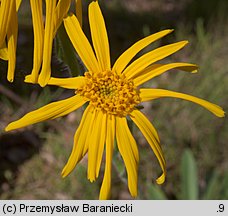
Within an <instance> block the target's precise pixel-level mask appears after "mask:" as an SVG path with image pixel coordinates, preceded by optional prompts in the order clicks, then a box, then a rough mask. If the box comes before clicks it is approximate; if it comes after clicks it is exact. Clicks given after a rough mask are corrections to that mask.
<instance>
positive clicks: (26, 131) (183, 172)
mask: <svg viewBox="0 0 228 216" xmlns="http://www.w3.org/2000/svg"><path fill="white" fill-rule="evenodd" d="M100 3H101V7H102V11H103V14H104V17H105V19H106V26H107V30H108V34H109V39H110V45H111V55H112V62H114V61H115V59H116V58H117V57H118V56H119V55H120V54H121V53H122V52H123V51H124V50H125V49H126V48H128V47H129V46H130V45H132V44H133V43H134V42H136V41H137V40H139V39H141V38H143V37H145V36H147V35H149V34H152V33H154V32H157V31H159V30H162V29H166V28H174V29H175V31H174V33H172V34H171V35H169V36H167V37H165V38H164V39H162V40H160V41H159V42H156V43H154V44H153V45H151V46H150V47H148V48H147V49H145V50H144V51H145V52H146V51H148V50H150V49H152V48H155V47H158V46H160V45H163V44H167V43H172V42H176V41H179V40H189V42H190V44H189V45H188V46H187V47H186V48H185V49H183V50H181V51H180V52H178V53H176V54H175V55H172V56H171V57H168V58H167V59H166V60H165V61H164V62H174V61H185V62H191V63H196V64H198V65H199V66H200V70H199V73H197V74H188V73H184V72H180V71H171V72H168V73H166V74H164V75H162V76H160V77H157V78H155V79H154V80H152V81H150V82H147V83H146V84H145V86H147V87H152V88H165V89H170V90H174V91H180V92H184V93H188V94H191V95H194V96H198V97H200V98H204V99H206V100H208V101H211V102H213V103H216V104H218V105H220V106H222V107H223V108H224V110H225V111H227V109H228V88H227V84H228V76H227V72H228V64H227V60H228V46H227V44H228V17H227V14H228V1H227V0H208V1H203V0H181V1H178V3H177V1H175V0H125V1H121V0H106V1H102V0H101V1H100ZM87 5H88V4H87V3H85V4H84V5H83V6H84V12H85V13H84V14H85V15H84V29H85V31H86V33H87V35H89V30H88V19H87V16H86V13H87V12H86V11H87ZM56 41H57V42H56V43H58V40H56ZM57 47H58V46H57ZM32 49H33V31H32V25H31V14H30V6H29V4H28V1H23V3H22V6H21V9H20V11H19V40H18V51H17V52H18V57H17V69H16V77H15V82H14V83H13V84H9V83H8V82H7V81H6V69H7V64H6V62H3V61H1V62H0V74H1V76H0V199H97V198H98V195H99V188H100V185H101V181H102V176H103V170H104V166H102V170H101V173H100V177H99V179H98V180H97V181H96V182H95V183H90V182H89V181H88V180H87V179H86V170H87V158H86V157H85V158H84V159H83V160H82V161H81V163H80V164H79V165H78V166H77V168H76V169H75V170H74V172H73V173H72V174H71V175H70V176H68V177H67V178H65V179H62V178H61V175H60V174H61V170H62V168H63V166H64V165H65V163H66V161H67V159H68V156H69V154H70V152H71V148H72V144H73V135H74V132H75V130H76V128H77V127H78V125H79V122H80V118H81V115H82V112H83V110H82V109H80V110H78V111H76V112H73V113H71V114H69V115H68V116H66V117H64V118H61V119H57V120H52V121H48V122H45V123H40V124H36V125H33V126H29V127H26V128H23V129H20V130H17V131H14V132H11V133H5V132H4V127H5V126H6V125H7V124H8V123H9V122H11V121H13V120H16V119H18V118H19V117H21V116H22V115H23V114H25V113H27V112H29V111H31V110H33V109H35V108H38V107H40V106H42V105H44V104H47V103H48V102H51V101H55V100H59V99H63V98H66V97H68V96H71V95H73V93H74V92H71V91H65V90H62V89H58V88H55V87H52V88H50V87H45V88H44V89H41V88H40V87H39V86H36V85H29V84H25V83H23V79H24V76H25V75H26V74H29V73H30V72H31V69H32V55H33V50H32ZM55 51H56V50H55ZM57 51H58V50H57ZM141 54H142V53H141ZM52 68H53V74H54V76H67V75H68V72H69V68H68V67H67V66H66V65H65V64H64V62H62V61H61V60H60V59H59V58H58V59H57V57H56V56H53V62H52ZM143 105H144V110H143V112H144V113H146V115H147V116H148V118H149V119H150V120H151V121H152V122H153V124H154V126H155V127H156V128H157V130H158V133H159V135H160V138H161V145H162V148H163V150H164V154H165V158H166V161H167V180H166V182H165V183H164V184H163V185H160V186H158V185H156V183H155V179H156V178H157V177H158V176H159V174H160V168H159V166H158V163H157V160H156V158H155V156H154V154H153V152H152V151H151V150H150V147H149V145H148V144H147V142H146V141H145V139H144V138H143V136H142V134H141V133H140V132H139V131H138V130H137V128H136V127H133V131H134V136H135V139H136V141H137V143H138V146H139V151H140V165H139V174H138V175H139V186H138V188H139V196H138V197H137V198H138V199H228V158H227V155H228V124H227V117H225V118H223V119H221V118H217V117H215V116H213V115H212V114H211V113H209V112H208V111H206V110H204V109H203V108H201V107H199V106H197V105H195V104H192V103H190V102H186V101H181V100H178V99H159V100H155V101H153V102H152V103H146V104H143ZM114 159H115V163H114V164H113V172H112V197H111V199H131V197H130V195H129V192H128V189H127V185H126V173H125V169H124V166H123V163H122V160H121V159H120V157H119V155H118V154H115V157H114Z"/></svg>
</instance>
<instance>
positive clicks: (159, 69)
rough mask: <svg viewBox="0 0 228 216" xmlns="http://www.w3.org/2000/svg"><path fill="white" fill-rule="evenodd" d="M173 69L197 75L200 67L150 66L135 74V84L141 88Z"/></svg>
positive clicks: (184, 64)
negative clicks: (142, 85) (147, 82)
mask: <svg viewBox="0 0 228 216" xmlns="http://www.w3.org/2000/svg"><path fill="white" fill-rule="evenodd" d="M171 69H178V70H182V71H186V72H191V73H196V72H197V69H198V66H197V65H195V64H189V63H182V62H180V63H179V62H177V63H170V64H164V65H163V64H156V65H150V66H149V67H147V68H145V69H144V70H142V71H140V72H139V73H138V74H135V75H134V77H132V78H133V80H134V84H135V85H136V86H139V85H141V84H143V83H145V82H146V81H148V80H150V79H153V78H154V77H156V76H159V75H161V74H163V73H164V72H166V71H168V70H171Z"/></svg>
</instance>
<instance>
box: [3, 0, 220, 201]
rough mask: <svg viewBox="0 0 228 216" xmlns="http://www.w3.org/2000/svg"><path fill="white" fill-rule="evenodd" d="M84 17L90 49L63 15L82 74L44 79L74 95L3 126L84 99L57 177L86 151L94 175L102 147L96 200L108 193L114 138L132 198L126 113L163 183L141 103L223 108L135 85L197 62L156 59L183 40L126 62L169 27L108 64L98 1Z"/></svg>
mask: <svg viewBox="0 0 228 216" xmlns="http://www.w3.org/2000/svg"><path fill="white" fill-rule="evenodd" d="M89 22H90V29H91V36H92V42H93V48H94V51H95V53H94V51H93V48H92V47H91V45H90V43H89V41H88V39H87V38H86V36H85V35H84V33H83V31H82V29H81V26H80V23H79V21H78V20H77V18H76V17H75V16H74V15H70V16H68V17H67V18H65V19H64V24H65V28H66V30H67V33H68V35H69V37H70V39H71V41H72V43H73V45H74V47H75V49H76V51H77V53H78V55H79V56H80V58H81V59H82V61H83V63H84V65H85V66H86V68H87V72H85V74H84V76H81V77H75V78H63V79H60V78H51V79H50V80H49V81H48V84H49V85H57V86H60V87H63V88H68V89H75V94H76V95H75V96H73V97H71V98H68V99H65V100H62V101H58V102H54V103H51V104H48V105H46V106H44V107H42V108H40V109H38V110H35V111H33V112H30V113H28V114H26V115H25V116H24V117H22V118H21V119H19V120H18V121H15V122H12V123H10V124H9V125H8V126H7V127H6V131H9V130H13V129H16V128H21V127H24V126H27V125H30V124H34V123H37V122H41V121H45V120H47V119H54V118H57V117H60V116H64V115H66V114H68V113H70V112H72V111H74V110H76V109H78V108H79V107H81V106H82V105H83V104H85V103H86V102H88V106H87V108H86V110H85V112H84V114H83V117H82V120H81V122H80V125H79V127H78V129H77V131H76V133H75V136H74V146H73V149H72V153H71V155H70V157H69V160H68V162H67V164H66V166H65V167H64V169H63V171H62V176H63V177H65V176H67V175H68V174H69V173H71V172H72V170H73V169H74V167H75V166H76V165H77V164H78V163H79V161H80V160H81V159H82V158H83V156H84V155H85V154H86V153H88V179H89V180H90V181H94V180H95V179H96V178H97V177H98V176H99V171H100V165H101V162H102V155H103V151H104V148H105V154H106V157H105V158H106V159H105V162H106V164H105V173H104V179H103V183H102V186H101V191H100V199H107V198H109V195H110V188H111V169H112V154H113V149H114V140H115V139H116V141H117V147H118V149H119V152H120V154H121V156H122V158H123V161H124V163H125V166H126V170H127V175H128V187H129V191H130V193H131V195H132V196H133V197H136V196H137V171H138V162H139V153H138V148H137V144H136V141H135V139H134V137H133V136H132V134H131V131H130V130H129V127H128V123H127V119H126V117H127V116H128V117H130V118H131V119H132V121H133V122H134V123H135V124H136V125H137V127H138V128H139V129H140V130H141V132H142V133H143V135H144V136H145V138H146V140H147V141H148V143H149V145H150V147H151V148H152V150H153V152H154V153H155V155H156V157H157V159H158V162H159V164H160V166H161V169H162V175H161V176H160V177H159V178H158V179H157V183H158V184H161V183H163V182H164V180H165V176H166V168H165V166H166V163H165V159H164V156H163V152H162V149H161V146H160V140H159V136H158V134H157V132H156V130H155V128H154V126H153V125H152V124H151V123H150V122H149V120H148V119H147V118H146V117H145V115H144V114H143V113H142V112H141V111H139V110H138V109H137V105H138V104H139V103H140V102H143V101H149V100H154V99H157V98H161V97H176V98H181V99H185V100H189V101H192V102H195V103H197V104H199V105H201V106H203V107H205V108H206V109H208V110H209V111H211V112H212V113H214V114H215V115H216V116H218V117H223V116H224V111H223V110H222V108H221V107H219V106H217V105H215V104H212V103H209V102H207V101H205V100H202V99H199V98H196V97H193V96H190V95H186V94H182V93H178V92H173V91H168V90H164V89H144V88H139V86H140V85H141V84H142V83H144V82H146V81H148V80H150V79H152V78H154V77H155V76H158V75H160V74H162V73H164V72H166V71H167V70H170V69H180V70H183V71H186V72H196V70H197V66H196V65H194V64H189V63H179V62H177V63H170V64H155V62H157V61H159V60H161V59H163V58H165V57H167V56H169V55H171V54H173V53H175V52H177V51H178V50H180V49H181V48H183V47H184V46H185V45H186V44H187V41H181V42H177V43H173V44H169V45H166V46H162V47H160V48H157V49H155V50H152V51H150V52H148V53H146V54H144V55H142V56H141V57H139V58H138V59H136V60H134V61H133V62H132V63H129V62H130V61H131V60H132V59H133V57H134V56H135V55H136V54H137V53H138V52H139V51H141V50H142V49H143V48H145V47H146V46H148V45H149V44H150V43H152V42H154V41H156V40H158V39H160V38H162V37H164V36H165V35H167V34H169V33H171V32H172V30H164V31H161V32H158V33H156V34H152V35H150V36H148V37H146V38H144V39H142V40H140V41H138V42H137V43H135V44H134V45H132V46H131V47H130V48H129V49H128V50H126V51H125V52H124V53H123V54H122V55H121V56H120V57H119V58H118V59H117V61H116V62H115V64H114V66H113V67H111V63H110V52H109V41H108V36H107V32H106V27H105V22H104V19H103V16H102V13H101V10H100V7H99V5H98V2H97V1H93V2H92V3H90V5H89Z"/></svg>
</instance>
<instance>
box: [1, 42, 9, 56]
mask: <svg viewBox="0 0 228 216" xmlns="http://www.w3.org/2000/svg"><path fill="white" fill-rule="evenodd" d="M0 59H3V60H5V61H7V60H8V49H7V47H6V43H5V42H4V43H3V45H2V47H1V48H0Z"/></svg>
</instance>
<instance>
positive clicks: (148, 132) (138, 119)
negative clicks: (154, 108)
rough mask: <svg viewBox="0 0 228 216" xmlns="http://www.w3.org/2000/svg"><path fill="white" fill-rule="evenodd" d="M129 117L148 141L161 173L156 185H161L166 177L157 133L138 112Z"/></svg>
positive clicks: (135, 111)
mask: <svg viewBox="0 0 228 216" xmlns="http://www.w3.org/2000/svg"><path fill="white" fill-rule="evenodd" d="M131 115H132V117H131V119H132V121H133V122H134V123H135V124H136V125H137V126H138V128H139V129H140V131H141V132H142V134H143V135H144V136H145V138H146V140H147V141H148V143H149V145H150V147H151V148H152V150H153V152H154V154H155V156H156V157H157V159H158V161H159V164H160V166H161V168H162V172H163V173H162V175H161V176H160V177H159V178H158V179H157V183H158V184H162V183H163V182H164V181H165V176H166V163H165V158H164V156H163V152H162V149H161V146H160V144H159V139H158V135H157V132H156V130H155V128H154V126H153V125H152V124H151V123H150V121H149V120H148V119H147V118H146V117H145V116H144V115H143V114H142V113H141V112H140V111H138V110H134V111H133V112H132V113H131Z"/></svg>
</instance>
